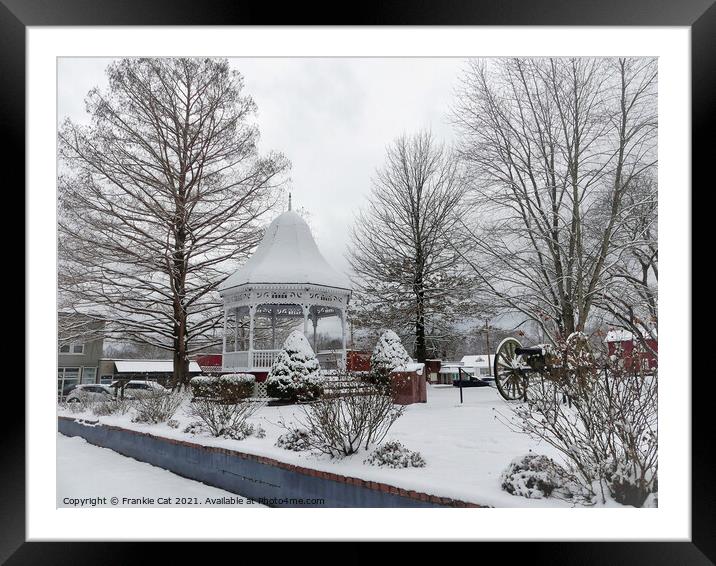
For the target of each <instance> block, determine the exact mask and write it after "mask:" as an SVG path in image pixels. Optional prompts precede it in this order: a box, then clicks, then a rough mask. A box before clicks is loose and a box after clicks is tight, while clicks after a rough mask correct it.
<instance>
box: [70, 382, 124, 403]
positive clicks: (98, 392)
mask: <svg viewBox="0 0 716 566" xmlns="http://www.w3.org/2000/svg"><path fill="white" fill-rule="evenodd" d="M113 396H114V395H113V393H112V390H111V389H110V388H109V387H108V386H106V385H100V384H99V383H80V384H78V385H75V386H74V387H73V388H72V390H71V391H70V393H69V395H67V397H66V398H65V401H66V402H67V403H79V402H80V401H108V400H109V399H111V398H112V397H113Z"/></svg>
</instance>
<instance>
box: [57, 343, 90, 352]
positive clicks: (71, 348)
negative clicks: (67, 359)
mask: <svg viewBox="0 0 716 566" xmlns="http://www.w3.org/2000/svg"><path fill="white" fill-rule="evenodd" d="M84 353H85V345H84V344H83V343H80V342H72V343H70V344H62V345H61V346H60V354H84Z"/></svg>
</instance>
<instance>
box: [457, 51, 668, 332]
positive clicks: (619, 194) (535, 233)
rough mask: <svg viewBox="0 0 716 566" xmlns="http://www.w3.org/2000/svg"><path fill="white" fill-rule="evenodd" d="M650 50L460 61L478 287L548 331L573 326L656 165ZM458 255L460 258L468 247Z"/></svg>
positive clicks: (587, 307)
mask: <svg viewBox="0 0 716 566" xmlns="http://www.w3.org/2000/svg"><path fill="white" fill-rule="evenodd" d="M656 69H657V68H656V61H655V60H654V59H595V58H580V59H510V60H507V59H505V60H499V61H490V62H488V63H484V62H479V61H472V62H470V63H469V65H468V67H467V70H466V72H465V74H464V76H463V80H462V87H461V89H460V91H459V93H458V100H457V103H456V106H455V108H454V112H453V116H454V120H455V124H456V126H457V128H458V130H459V132H460V134H461V143H460V146H459V149H460V155H461V157H462V159H463V161H464V162H465V163H466V164H467V165H468V167H469V169H470V171H471V172H472V174H473V192H472V196H473V197H474V199H475V202H476V203H477V204H479V207H480V210H481V214H480V217H479V222H476V223H474V224H472V225H471V226H470V231H471V238H470V240H469V245H468V246H464V247H463V250H464V249H469V250H470V251H472V252H474V253H472V254H467V253H463V255H465V257H466V258H468V259H469V261H470V262H471V264H472V266H473V267H474V270H475V273H476V275H477V276H478V278H479V279H480V281H481V283H482V284H483V285H482V286H483V287H484V288H485V289H486V290H487V292H488V295H489V296H490V297H491V298H492V299H493V300H494V301H496V303H498V304H499V305H500V306H502V307H505V308H507V309H509V310H511V311H513V312H517V313H521V314H522V315H523V316H524V317H525V318H526V319H530V320H533V321H536V322H537V323H538V324H539V325H540V326H541V328H542V330H543V331H544V333H545V335H546V336H547V337H549V338H551V339H552V340H554V339H555V338H556V337H557V336H566V335H569V334H570V333H572V332H575V331H581V330H583V329H584V328H585V324H586V323H587V320H588V317H589V315H590V312H591V311H592V307H594V305H595V302H596V301H597V300H598V298H599V297H600V296H603V293H604V290H605V284H606V283H607V282H608V281H609V280H610V278H611V277H612V275H613V274H614V273H615V271H614V263H613V262H616V263H618V262H620V261H621V258H622V254H621V253H619V249H618V248H619V247H620V246H624V242H625V239H624V238H623V237H621V235H622V234H623V233H624V232H625V231H627V230H628V229H629V224H630V219H631V218H632V215H633V213H634V210H635V207H637V206H640V203H638V202H636V201H635V200H634V199H633V198H631V197H630V195H636V192H635V187H636V183H635V180H636V179H639V178H641V177H642V176H644V175H645V174H646V173H647V172H649V171H651V170H653V169H654V168H655V166H656V127H657V120H656V72H657V70H656ZM468 256H469V257H468Z"/></svg>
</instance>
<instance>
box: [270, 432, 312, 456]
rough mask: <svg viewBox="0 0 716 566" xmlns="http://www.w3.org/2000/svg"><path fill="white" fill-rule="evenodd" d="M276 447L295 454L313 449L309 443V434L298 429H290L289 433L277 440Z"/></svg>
mask: <svg viewBox="0 0 716 566" xmlns="http://www.w3.org/2000/svg"><path fill="white" fill-rule="evenodd" d="M276 446H278V447H279V448H283V449H284V450H292V451H294V452H303V451H304V450H310V449H311V445H310V444H309V442H308V432H307V431H305V430H301V429H298V428H293V429H289V430H288V432H286V433H285V434H282V435H281V436H279V437H278V438H277V439H276Z"/></svg>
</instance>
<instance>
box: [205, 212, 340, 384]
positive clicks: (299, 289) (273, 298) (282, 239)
mask: <svg viewBox="0 0 716 566" xmlns="http://www.w3.org/2000/svg"><path fill="white" fill-rule="evenodd" d="M219 294H220V296H221V299H222V302H223V308H224V348H223V357H222V368H223V370H224V371H237V372H248V373H254V374H255V375H257V377H259V378H261V377H263V376H264V374H265V373H266V372H268V370H269V369H270V368H271V364H272V363H273V360H274V358H275V357H276V355H277V354H278V352H279V351H280V348H281V344H282V342H283V338H284V336H283V335H284V334H287V333H288V332H290V331H291V330H294V329H295V327H296V326H298V325H299V324H300V322H299V321H300V320H301V319H303V333H304V334H305V336H306V338H308V340H309V342H311V343H312V345H313V349H314V351H316V352H318V349H317V346H318V335H317V327H318V323H319V320H321V319H324V318H327V317H337V319H338V322H339V323H340V332H341V341H340V344H341V346H340V348H333V349H332V352H331V354H332V355H331V357H332V358H333V359H334V360H335V363H336V365H337V367H341V368H345V364H346V313H347V309H348V301H349V300H350V296H351V290H350V281H349V280H348V278H347V277H346V276H345V275H342V274H341V273H338V272H337V271H336V270H334V269H333V268H332V267H331V266H330V265H329V264H328V262H327V261H326V260H325V258H324V257H323V256H322V255H321V252H320V251H319V249H318V246H317V245H316V242H315V240H314V239H313V236H312V235H311V230H310V228H309V227H308V224H306V222H305V220H303V218H301V216H299V215H298V214H296V213H295V212H293V211H292V210H291V205H290V200H289V210H288V211H287V212H284V213H283V214H281V215H279V216H278V217H277V218H275V219H274V220H273V222H271V224H270V225H269V227H268V229H267V230H266V233H265V234H264V237H263V239H262V240H261V243H260V244H259V245H258V247H257V248H256V250H255V251H254V254H253V255H252V256H251V257H250V258H249V259H248V261H247V262H246V263H245V264H244V265H243V266H241V267H240V268H239V269H238V270H237V271H236V272H235V273H234V274H233V275H231V276H230V277H228V278H227V279H226V280H225V281H224V282H223V283H222V284H221V285H220V286H219ZM309 324H310V326H309ZM310 327H312V330H313V332H312V333H310V332H309V328H310ZM319 359H320V356H319Z"/></svg>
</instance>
